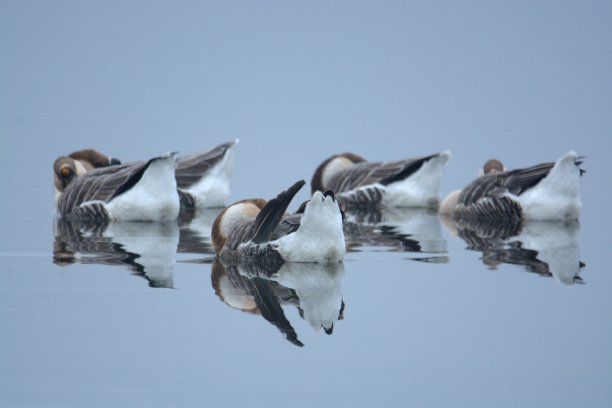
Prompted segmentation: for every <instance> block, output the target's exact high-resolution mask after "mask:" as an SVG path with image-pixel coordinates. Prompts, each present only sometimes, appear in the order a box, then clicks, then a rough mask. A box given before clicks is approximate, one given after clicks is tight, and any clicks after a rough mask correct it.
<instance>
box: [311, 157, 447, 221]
mask: <svg viewBox="0 0 612 408" xmlns="http://www.w3.org/2000/svg"><path fill="white" fill-rule="evenodd" d="M450 157H451V154H450V152H449V151H444V152H442V153H436V154H432V155H429V156H424V157H417V158H411V159H405V160H398V161H392V162H386V163H381V162H369V161H366V160H365V159H364V158H363V157H361V156H358V155H356V154H353V153H342V154H337V155H334V156H332V157H330V158H328V159H327V160H325V161H324V162H323V163H321V164H320V165H319V167H318V168H317V169H316V170H315V173H314V175H313V176H312V181H311V189H312V192H315V191H317V190H318V191H328V190H331V191H333V192H334V193H335V194H336V196H337V197H338V199H339V200H341V201H342V202H343V203H344V205H345V206H346V208H347V209H349V210H350V209H367V208H380V207H429V208H437V207H438V204H439V202H440V188H441V181H442V173H443V171H444V168H445V167H446V163H447V162H448V160H449V159H450Z"/></svg>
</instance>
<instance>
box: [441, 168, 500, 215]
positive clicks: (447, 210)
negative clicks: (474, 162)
mask: <svg viewBox="0 0 612 408" xmlns="http://www.w3.org/2000/svg"><path fill="white" fill-rule="evenodd" d="M503 171H507V169H506V166H504V165H503V163H502V162H500V161H499V160H497V159H489V160H487V161H486V162H485V164H484V166H482V168H481V169H480V173H479V174H478V177H482V176H484V175H485V174H489V173H493V172H503ZM462 191H463V190H462V189H458V190H454V191H451V192H450V193H448V195H447V196H446V197H444V200H442V202H441V203H440V209H439V212H440V214H444V215H451V213H452V212H453V209H455V206H456V205H457V203H458V202H459V196H460V195H461V192H462Z"/></svg>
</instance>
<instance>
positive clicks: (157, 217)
mask: <svg viewBox="0 0 612 408" xmlns="http://www.w3.org/2000/svg"><path fill="white" fill-rule="evenodd" d="M175 160H176V158H175V154H174V153H167V154H165V155H163V156H159V157H156V158H153V159H151V160H149V161H146V162H145V161H142V162H133V163H126V164H120V165H115V166H109V167H101V168H99V169H94V170H91V171H89V172H87V173H85V174H83V175H81V176H78V177H74V178H73V180H72V181H70V183H69V184H68V185H67V186H66V188H65V189H64V192H63V193H62V194H61V195H60V197H59V199H58V202H57V211H58V212H59V214H60V215H61V216H63V217H68V218H73V219H85V220H93V221H97V220H99V221H109V220H119V221H166V220H176V219H177V217H178V215H179V209H180V200H179V194H178V192H177V188H176V179H175V175H174V169H175Z"/></svg>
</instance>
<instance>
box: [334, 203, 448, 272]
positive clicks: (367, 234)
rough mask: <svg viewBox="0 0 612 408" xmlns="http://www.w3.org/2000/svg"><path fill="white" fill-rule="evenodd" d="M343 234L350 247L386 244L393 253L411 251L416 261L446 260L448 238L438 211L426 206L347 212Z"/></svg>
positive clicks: (358, 249)
mask: <svg viewBox="0 0 612 408" xmlns="http://www.w3.org/2000/svg"><path fill="white" fill-rule="evenodd" d="M344 234H345V239H346V243H347V249H348V251H351V252H356V251H361V250H362V248H364V247H383V248H385V250H389V251H393V252H412V253H416V254H434V255H433V256H423V255H417V256H413V257H411V259H413V260H417V261H424V262H435V263H447V262H448V256H447V255H445V254H447V253H448V250H447V243H446V240H445V239H444V238H443V236H442V231H441V227H440V221H439V219H438V213H437V212H436V211H435V210H431V209H424V208H388V209H384V210H376V211H363V212H362V211H357V212H355V211H352V212H350V213H347V216H346V219H345V224H344Z"/></svg>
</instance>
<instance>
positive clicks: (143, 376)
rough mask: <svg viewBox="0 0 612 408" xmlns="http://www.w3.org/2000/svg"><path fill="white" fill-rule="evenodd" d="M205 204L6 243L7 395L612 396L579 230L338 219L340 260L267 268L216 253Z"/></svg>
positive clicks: (15, 400)
mask: <svg viewBox="0 0 612 408" xmlns="http://www.w3.org/2000/svg"><path fill="white" fill-rule="evenodd" d="M217 213H218V210H209V211H206V212H205V213H203V214H200V215H199V216H198V217H197V218H196V219H194V220H193V221H192V222H190V223H187V224H184V225H178V224H176V223H115V224H111V225H109V226H106V227H91V226H85V225H75V224H72V223H69V222H66V221H63V220H55V219H53V218H50V219H49V222H50V224H51V225H52V229H49V230H48V232H49V233H48V235H45V236H32V237H28V238H29V239H30V238H31V240H32V242H30V243H29V244H28V245H24V246H23V247H21V248H16V250H15V251H14V252H6V253H3V254H2V263H3V265H4V268H3V280H4V283H3V285H2V300H1V301H0V302H1V304H2V309H1V310H2V326H3V330H2V340H0V351H1V355H2V360H3V364H2V368H0V389H1V391H2V392H1V393H0V401H1V402H2V403H3V405H6V406H92V405H93V406H109V405H113V406H135V405H148V406H160V407H172V406H236V405H239V404H246V403H255V405H257V406H286V405H287V404H291V405H292V406H313V405H317V406H347V407H348V406H371V405H372V404H382V405H383V406H405V405H407V404H418V405H424V406H491V405H494V406H542V405H543V406H548V405H552V404H555V405H557V406H606V405H607V402H609V401H610V391H609V387H608V386H609V380H610V343H609V340H610V321H609V317H610V305H611V301H610V298H609V291H608V290H607V289H605V287H606V286H607V287H609V284H610V276H609V273H608V271H607V270H606V269H601V268H600V267H598V266H594V267H592V266H591V263H590V260H589V259H588V255H585V254H588V253H589V252H590V251H588V250H586V251H585V250H584V247H585V246H586V248H587V249H588V247H589V243H588V241H589V240H588V239H586V240H585V239H584V238H585V234H587V233H589V231H588V230H587V231H585V228H584V227H582V226H581V225H580V224H578V223H530V224H527V225H524V226H522V228H520V229H514V230H513V229H512V228H498V229H495V228H491V227H488V228H485V227H482V228H480V229H479V228H475V229H470V228H467V227H465V226H462V227H460V228H458V227H457V226H455V225H454V224H453V223H452V222H451V221H449V220H441V219H440V218H439V217H438V215H437V214H436V213H431V212H428V211H423V210H408V209H397V210H393V211H387V212H384V213H378V214H352V215H350V216H349V217H348V218H347V223H346V236H347V245H348V248H349V251H348V252H347V255H346V257H345V261H344V262H343V263H339V264H333V265H318V264H295V265H289V264H285V265H283V266H281V267H277V268H274V269H271V268H269V267H268V268H265V267H261V266H260V267H255V266H245V265H224V264H222V263H220V262H219V261H217V260H214V256H213V252H212V247H211V243H210V235H209V234H210V227H211V225H212V222H213V220H214V217H215V216H216V214H217ZM3 235H4V236H3V240H9V239H10V236H11V234H10V233H7V232H4V233H3ZM587 237H588V235H587ZM591 244H593V242H592V241H591ZM40 245H44V246H46V247H47V248H48V250H47V251H42V252H38V251H31V250H29V249H28V248H31V247H34V248H38V247H40Z"/></svg>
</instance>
